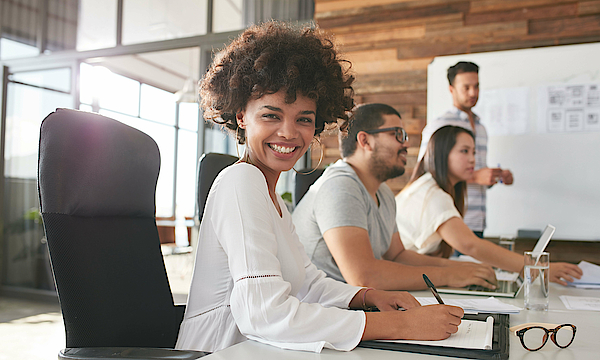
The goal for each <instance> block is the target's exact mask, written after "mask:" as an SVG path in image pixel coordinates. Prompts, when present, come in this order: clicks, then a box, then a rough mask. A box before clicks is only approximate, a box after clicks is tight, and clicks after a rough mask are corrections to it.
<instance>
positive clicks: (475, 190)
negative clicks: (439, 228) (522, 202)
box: [419, 61, 513, 238]
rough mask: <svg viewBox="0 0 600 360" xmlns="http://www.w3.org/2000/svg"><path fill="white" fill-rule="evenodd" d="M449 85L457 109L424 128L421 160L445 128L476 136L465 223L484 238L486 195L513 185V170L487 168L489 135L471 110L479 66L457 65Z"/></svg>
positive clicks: (451, 74)
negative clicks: (499, 186)
mask: <svg viewBox="0 0 600 360" xmlns="http://www.w3.org/2000/svg"><path fill="white" fill-rule="evenodd" d="M448 82H449V83H450V87H449V88H450V94H452V102H453V105H454V106H453V108H452V109H450V110H448V111H447V112H446V113H445V114H444V115H442V116H440V117H439V118H437V119H435V120H433V121H432V122H429V123H427V126H425V128H424V129H423V134H422V139H421V148H420V150H419V159H421V158H422V157H423V156H424V155H425V150H426V149H427V143H428V142H429V139H430V138H431V135H432V134H433V133H434V132H435V131H436V130H437V129H439V128H441V127H442V126H446V125H454V126H460V127H463V128H465V129H468V130H470V131H472V132H473V134H475V171H474V172H473V178H472V179H471V180H470V181H468V182H467V184H468V185H467V212H466V213H465V217H464V221H465V223H466V224H467V226H468V227H469V228H470V229H471V230H472V231H473V232H474V233H475V235H477V236H478V237H480V238H483V230H485V225H486V222H485V214H486V206H485V201H486V196H485V195H486V194H485V192H486V190H487V189H488V188H489V187H492V186H493V185H495V184H497V183H498V182H499V181H501V182H502V183H503V184H505V185H511V184H512V183H513V175H512V173H511V172H510V170H506V169H504V170H503V169H500V168H489V167H487V140H488V139H487V132H486V131H485V127H484V126H483V124H481V122H480V121H479V116H477V115H476V114H474V113H473V111H472V110H471V109H472V108H473V106H475V104H477V100H478V99H479V66H477V65H475V64H474V63H472V62H466V61H460V62H458V63H457V64H456V65H454V66H452V67H450V68H449V69H448Z"/></svg>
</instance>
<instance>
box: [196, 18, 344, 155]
mask: <svg viewBox="0 0 600 360" xmlns="http://www.w3.org/2000/svg"><path fill="white" fill-rule="evenodd" d="M349 68H350V62H348V61H346V60H342V59H340V58H339V55H338V53H337V51H336V49H335V46H334V42H333V41H332V40H331V39H330V37H328V36H327V35H326V34H325V33H323V32H322V31H320V30H318V29H314V28H303V29H294V28H292V27H290V26H289V25H286V24H283V23H278V22H269V23H266V24H264V25H263V26H260V27H259V26H253V27H251V28H249V29H248V30H246V31H245V32H244V33H243V34H242V35H241V36H240V37H238V38H237V39H235V40H233V42H232V43H231V44H230V45H229V46H228V47H227V48H225V50H223V51H222V52H221V53H219V54H217V56H216V58H215V60H214V62H213V64H212V65H211V67H210V69H209V71H208V72H207V74H206V76H205V78H204V79H203V81H202V83H201V85H200V98H201V99H202V100H201V107H202V108H203V109H204V117H205V118H206V119H211V120H213V121H215V122H216V123H219V124H223V125H225V126H226V127H227V128H228V129H230V130H232V131H233V132H235V131H237V136H238V141H240V143H242V144H243V143H244V130H243V129H240V128H239V127H238V124H237V121H236V118H235V116H236V114H237V113H238V112H239V111H241V110H242V109H244V108H245V106H246V104H247V102H248V100H249V99H251V98H254V99H257V98H260V97H262V96H263V95H265V94H274V93H276V92H278V91H279V90H283V91H284V93H285V101H286V103H293V102H294V101H295V100H296V95H297V94H298V93H299V94H301V95H303V96H306V97H308V98H309V99H312V100H315V101H316V104H317V114H316V121H315V134H314V135H319V134H320V133H321V132H322V131H323V129H324V126H325V124H331V123H333V124H335V123H336V122H337V121H338V119H341V120H344V122H342V123H341V124H340V126H341V128H342V130H343V129H345V127H346V123H345V121H346V120H347V119H348V115H347V112H348V111H350V110H351V109H352V107H353V106H354V100H353V99H352V96H353V91H352V87H351V84H352V82H353V81H354V77H353V76H352V75H349V74H348V70H349Z"/></svg>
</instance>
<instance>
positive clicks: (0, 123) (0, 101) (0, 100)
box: [0, 66, 8, 287]
mask: <svg viewBox="0 0 600 360" xmlns="http://www.w3.org/2000/svg"><path fill="white" fill-rule="evenodd" d="M0 71H1V75H2V88H1V91H0V247H1V249H0V287H1V286H2V284H5V283H6V278H7V277H6V272H7V271H6V270H7V268H8V265H7V264H6V262H5V259H6V258H7V257H6V256H5V254H7V245H6V244H5V238H4V234H5V232H4V146H5V140H6V109H7V101H8V94H7V93H8V67H7V66H3V67H1V68H0Z"/></svg>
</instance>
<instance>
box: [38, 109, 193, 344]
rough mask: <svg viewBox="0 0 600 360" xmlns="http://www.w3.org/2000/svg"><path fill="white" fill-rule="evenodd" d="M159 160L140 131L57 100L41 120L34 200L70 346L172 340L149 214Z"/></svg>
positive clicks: (173, 314)
mask: <svg viewBox="0 0 600 360" xmlns="http://www.w3.org/2000/svg"><path fill="white" fill-rule="evenodd" d="M159 168H160V155H159V151H158V147H157V145H156V143H155V142H154V141H153V140H152V138H150V137H149V136H147V135H146V134H144V133H142V132H140V131H138V130H136V129H134V128H132V127H129V126H127V125H124V124H122V123H120V122H118V121H115V120H112V119H109V118H106V117H103V116H100V115H97V114H92V113H85V112H80V111H76V110H67V109H58V110H57V111H56V112H54V113H52V114H50V115H48V117H46V119H44V121H43V122H42V125H41V132H40V151H39V161H38V189H39V195H40V205H41V212H42V218H43V221H44V227H45V231H46V238H47V240H48V248H49V251H50V258H51V262H52V270H53V273H54V278H55V282H56V287H57V291H58V295H59V300H60V305H61V310H62V314H63V319H64V323H65V330H66V340H67V341H66V342H67V347H68V348H73V347H107V346H110V347H119V346H122V347H165V348H172V347H173V346H174V345H175V341H176V339H177V333H178V329H179V324H180V323H181V320H182V317H183V310H184V308H182V307H175V306H174V305H173V299H172V294H171V291H170V287H169V282H168V279H167V275H166V271H165V266H164V262H163V258H162V254H161V250H160V241H159V238H158V231H157V228H156V222H155V217H154V214H155V203H154V198H155V190H156V181H157V178H158V172H159Z"/></svg>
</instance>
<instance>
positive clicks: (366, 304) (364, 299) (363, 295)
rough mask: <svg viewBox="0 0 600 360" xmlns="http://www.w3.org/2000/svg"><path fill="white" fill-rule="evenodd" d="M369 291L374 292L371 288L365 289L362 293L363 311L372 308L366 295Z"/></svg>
mask: <svg viewBox="0 0 600 360" xmlns="http://www.w3.org/2000/svg"><path fill="white" fill-rule="evenodd" d="M370 290H375V289H373V288H366V289H365V291H364V292H363V293H362V308H363V310H369V308H371V307H373V306H372V304H373V302H372V301H368V300H367V293H368V292H369V291H370Z"/></svg>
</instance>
